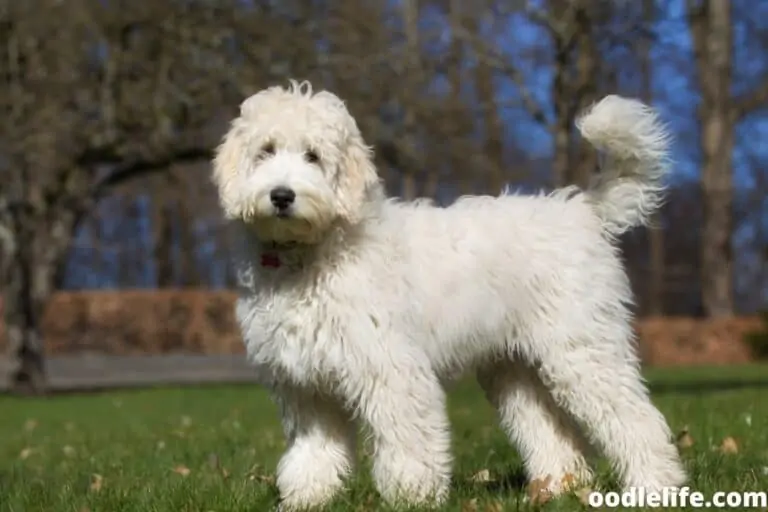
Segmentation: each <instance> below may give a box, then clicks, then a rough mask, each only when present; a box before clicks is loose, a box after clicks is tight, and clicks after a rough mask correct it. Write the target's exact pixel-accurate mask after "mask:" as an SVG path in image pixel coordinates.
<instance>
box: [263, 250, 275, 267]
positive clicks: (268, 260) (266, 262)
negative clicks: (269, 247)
mask: <svg viewBox="0 0 768 512" xmlns="http://www.w3.org/2000/svg"><path fill="white" fill-rule="evenodd" d="M261 266H262V267H272V268H280V256H278V255H277V253H274V252H265V253H263V254H262V255H261Z"/></svg>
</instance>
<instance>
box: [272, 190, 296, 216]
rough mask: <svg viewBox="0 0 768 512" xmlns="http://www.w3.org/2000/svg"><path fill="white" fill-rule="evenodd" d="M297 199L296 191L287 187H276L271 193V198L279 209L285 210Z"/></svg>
mask: <svg viewBox="0 0 768 512" xmlns="http://www.w3.org/2000/svg"><path fill="white" fill-rule="evenodd" d="M295 199H296V192H294V191H293V190H291V189H289V188H287V187H275V188H273V189H272V191H271V192H270V193H269V200H270V201H272V204H273V205H275V208H277V209H278V210H285V209H286V208H288V207H289V206H291V204H293V201H294V200H295Z"/></svg>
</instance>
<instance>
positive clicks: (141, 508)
mask: <svg viewBox="0 0 768 512" xmlns="http://www.w3.org/2000/svg"><path fill="white" fill-rule="evenodd" d="M648 376H649V379H650V382H651V385H652V386H653V389H654V390H655V391H654V400H655V402H656V403H657V404H658V406H659V407H660V408H661V409H662V411H663V412H664V413H665V414H666V415H667V418H668V420H669V422H670V424H671V426H672V428H673V429H674V430H675V431H676V432H677V431H681V430H682V429H683V428H685V427H688V429H689V432H690V436H691V437H692V439H693V445H692V446H690V447H689V448H685V449H683V454H684V458H685V463H686V465H687V467H688V469H689V471H690V474H691V475H692V479H693V480H692V483H691V485H692V487H693V488H694V490H700V491H702V492H704V493H706V494H708V495H711V494H712V493H714V492H715V491H718V490H723V491H739V490H753V491H754V490H763V491H766V490H768V366H748V367H738V368H728V369H717V370H715V369H706V368H703V369H686V370H680V369H674V370H664V371H661V370H656V371H652V372H648ZM450 398H451V404H450V413H451V417H452V420H453V425H454V452H455V455H456V462H455V485H454V488H453V490H452V494H451V499H450V501H449V503H448V504H447V505H446V506H445V507H444V508H443V510H455V511H475V510H476V511H479V512H483V511H500V510H533V509H534V507H533V506H531V505H529V504H528V503H527V502H525V501H524V497H525V491H524V489H523V488H522V487H521V484H520V483H519V479H520V477H521V475H522V466H521V462H520V459H519V457H518V456H517V454H516V453H515V450H514V449H513V448H512V447H511V446H510V445H509V444H508V443H507V441H506V439H505V437H504V435H503V434H502V433H501V431H500V430H499V429H498V427H497V425H496V421H495V417H494V413H493V411H492V410H491V409H490V407H489V406H488V405H487V404H486V402H485V401H484V399H483V398H482V396H481V394H480V392H479V390H478V389H477V387H476V386H475V385H474V384H473V383H463V384H461V385H459V386H458V387H457V388H456V389H454V390H452V391H451V395H450ZM726 437H732V438H734V439H735V440H736V443H737V446H738V452H737V453H722V452H721V451H720V450H718V449H717V447H718V446H720V445H721V443H722V441H723V439H724V438H726ZM282 449H283V440H282V437H281V431H280V428H279V426H278V423H277V417H276V412H275V408H274V406H273V405H272V404H271V403H270V401H269V400H268V399H267V397H266V395H265V393H264V392H263V391H261V390H259V389H257V388H253V387H250V386H227V387H219V386H211V387H199V388H183V389H182V388H171V389H147V390H139V391H120V392H109V393H102V394H91V395H62V396H55V397H51V398H45V399H22V398H12V397H0V511H2V512H6V511H9V512H10V511H14V512H22V511H23V512H33V511H45V512H69V511H72V512H85V511H91V512H119V511H131V512H151V511H174V512H176V511H190V512H191V511H201V512H205V511H216V512H220V511H249V512H253V511H257V512H258V511H267V510H271V509H273V508H274V505H275V504H276V502H277V493H276V490H275V488H274V485H273V482H274V477H273V475H274V468H275V465H276V463H277V460H278V457H279V455H280V453H281V451H282ZM363 468H364V469H366V470H365V471H362V472H360V474H359V476H358V477H356V478H355V479H354V481H352V482H351V483H350V490H349V491H348V492H347V493H345V494H344V495H343V496H341V497H340V498H339V499H338V500H337V501H336V502H335V503H334V504H333V505H332V506H331V507H329V509H330V510H337V511H353V510H355V511H357V510H360V511H363V510H386V509H387V508H386V507H385V506H384V505H383V504H382V503H381V501H380V499H379V498H378V496H377V494H376V492H375V490H374V487H373V485H372V483H371V481H370V476H369V474H368V472H367V461H364V462H363ZM481 470H488V473H489V475H490V481H488V482H485V483H475V482H474V481H473V479H472V476H473V475H475V474H476V473H478V472H479V471H481ZM599 483H600V484H601V485H608V486H610V485H611V478H610V476H609V475H608V474H607V473H606V472H605V471H604V470H602V471H601V474H600V478H599ZM585 508H586V507H585V506H584V505H582V504H581V503H580V501H579V499H578V498H577V497H575V496H568V497H564V498H561V499H558V500H554V501H551V502H549V503H547V504H545V505H543V506H542V507H541V509H542V510H553V511H573V510H581V509H585ZM657 510H658V509H657Z"/></svg>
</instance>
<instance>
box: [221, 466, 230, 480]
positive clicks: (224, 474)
mask: <svg viewBox="0 0 768 512" xmlns="http://www.w3.org/2000/svg"><path fill="white" fill-rule="evenodd" d="M221 477H222V478H223V479H224V480H226V479H227V478H229V471H227V468H221Z"/></svg>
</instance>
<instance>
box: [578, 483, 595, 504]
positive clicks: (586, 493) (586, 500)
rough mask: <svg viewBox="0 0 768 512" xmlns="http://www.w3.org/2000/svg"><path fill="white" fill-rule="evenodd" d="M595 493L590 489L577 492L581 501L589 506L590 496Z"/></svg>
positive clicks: (586, 488) (585, 488)
mask: <svg viewBox="0 0 768 512" xmlns="http://www.w3.org/2000/svg"><path fill="white" fill-rule="evenodd" d="M593 492H594V491H593V490H592V489H590V488H589V487H584V488H583V489H579V490H578V491H576V493H575V494H576V496H577V497H578V498H579V501H580V502H581V503H582V504H584V505H587V506H590V505H589V495H590V494H592V493H593Z"/></svg>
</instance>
